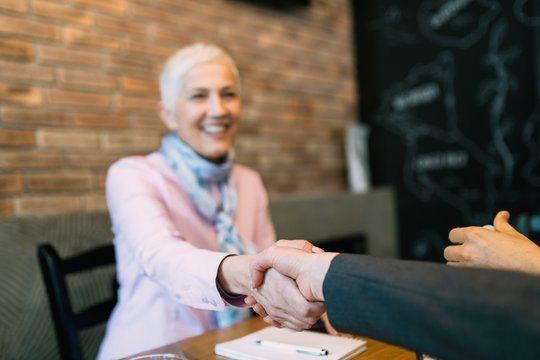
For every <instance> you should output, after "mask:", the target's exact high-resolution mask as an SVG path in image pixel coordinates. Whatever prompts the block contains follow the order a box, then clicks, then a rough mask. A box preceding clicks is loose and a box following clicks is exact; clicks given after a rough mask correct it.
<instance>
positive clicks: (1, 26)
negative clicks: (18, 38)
mask: <svg viewBox="0 0 540 360" xmlns="http://www.w3.org/2000/svg"><path fill="white" fill-rule="evenodd" d="M0 33H6V34H10V35H23V36H28V37H31V38H41V39H48V40H58V39H59V38H60V35H59V34H60V32H59V30H58V27H57V26H56V25H52V24H47V23H42V22H38V21H36V20H31V19H20V18H15V17H11V16H7V15H2V14H0Z"/></svg>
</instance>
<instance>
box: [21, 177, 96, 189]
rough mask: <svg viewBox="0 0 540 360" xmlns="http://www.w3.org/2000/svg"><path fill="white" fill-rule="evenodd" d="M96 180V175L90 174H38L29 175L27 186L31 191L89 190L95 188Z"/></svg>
mask: <svg viewBox="0 0 540 360" xmlns="http://www.w3.org/2000/svg"><path fill="white" fill-rule="evenodd" d="M96 180H97V179H96V178H95V175H93V174H89V173H86V174H79V173H60V174H43V173H37V174H29V175H27V184H28V189H29V190H30V191H72V190H89V189H92V188H94V187H95V184H96Z"/></svg>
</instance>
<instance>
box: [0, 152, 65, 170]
mask: <svg viewBox="0 0 540 360" xmlns="http://www.w3.org/2000/svg"><path fill="white" fill-rule="evenodd" d="M63 165H64V157H63V156H62V155H61V154H44V153H42V152H15V151H11V152H10V151H1V152H0V168H2V169H36V168H40V169H53V168H61V167H62V166H63Z"/></svg>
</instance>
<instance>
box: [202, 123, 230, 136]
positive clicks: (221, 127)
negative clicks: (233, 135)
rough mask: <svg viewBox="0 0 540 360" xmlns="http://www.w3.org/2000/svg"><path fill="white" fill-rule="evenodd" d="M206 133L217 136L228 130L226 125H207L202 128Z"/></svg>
mask: <svg viewBox="0 0 540 360" xmlns="http://www.w3.org/2000/svg"><path fill="white" fill-rule="evenodd" d="M202 129H203V131H204V132H207V133H211V134H215V133H218V132H222V131H225V130H227V126H225V125H205V126H203V127H202Z"/></svg>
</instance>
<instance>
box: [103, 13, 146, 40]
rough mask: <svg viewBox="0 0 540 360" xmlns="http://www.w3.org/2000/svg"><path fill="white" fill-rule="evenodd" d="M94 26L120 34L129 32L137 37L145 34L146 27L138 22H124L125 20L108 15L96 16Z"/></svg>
mask: <svg viewBox="0 0 540 360" xmlns="http://www.w3.org/2000/svg"><path fill="white" fill-rule="evenodd" d="M95 19H96V25H97V26H98V27H99V28H100V29H108V30H113V31H118V32H120V33H122V34H124V33H126V32H130V33H133V34H137V35H144V34H146V25H145V24H143V23H141V22H140V21H137V22H136V21H132V20H126V19H125V18H118V17H113V16H109V15H102V14H96V15H95Z"/></svg>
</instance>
